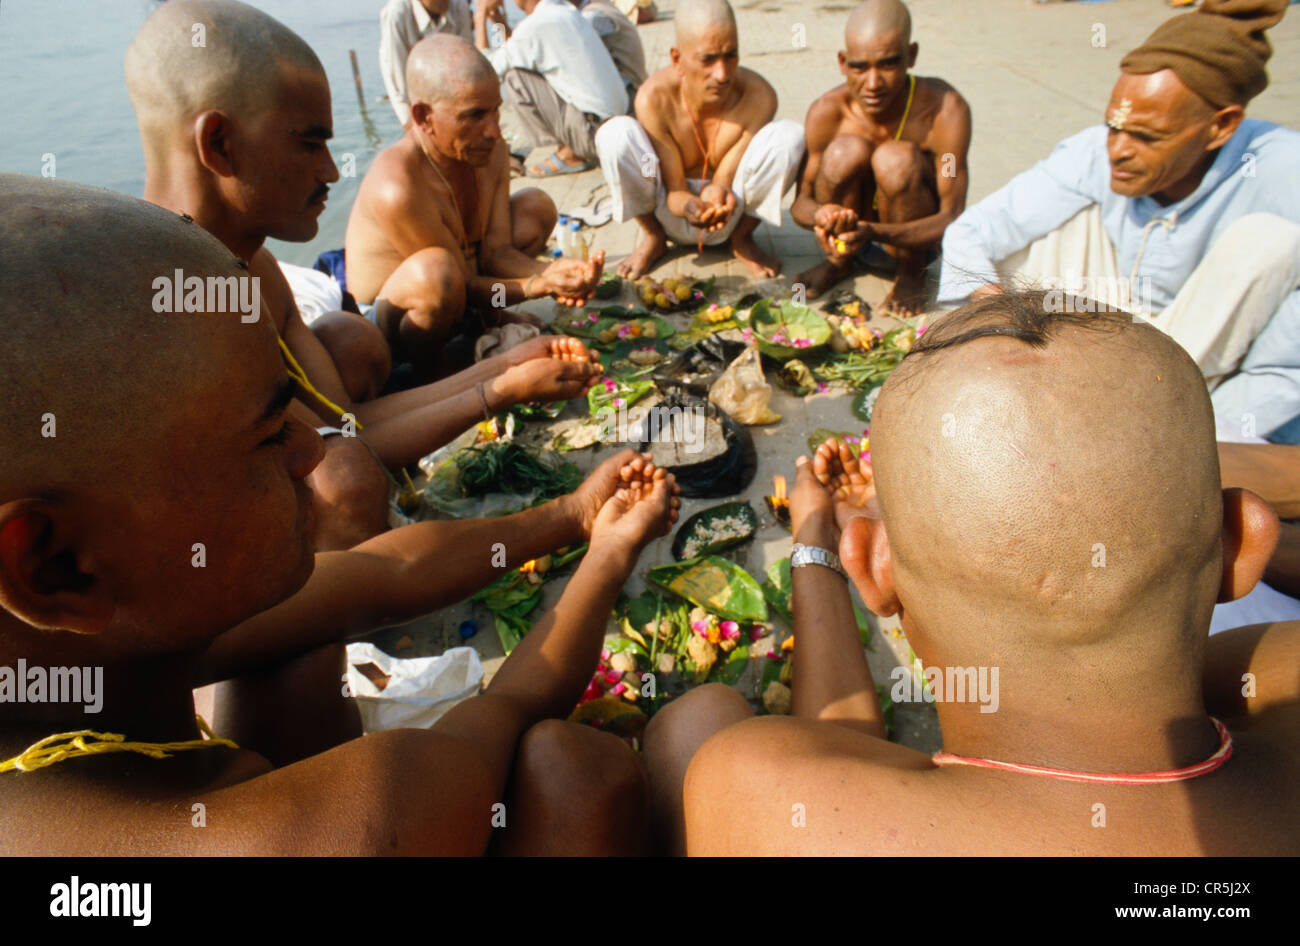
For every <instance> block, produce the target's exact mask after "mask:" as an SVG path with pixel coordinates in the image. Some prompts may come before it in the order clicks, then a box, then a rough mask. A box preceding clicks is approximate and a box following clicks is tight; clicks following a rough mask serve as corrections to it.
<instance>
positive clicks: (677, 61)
mask: <svg viewBox="0 0 1300 946" xmlns="http://www.w3.org/2000/svg"><path fill="white" fill-rule="evenodd" d="M668 59H669V61H670V62H671V63H672V64H673V68H674V69H676V70H677V74H678V75H681V72H682V51H681V50H680V49H678V48H677V47H676V46H672V47H669V49H668Z"/></svg>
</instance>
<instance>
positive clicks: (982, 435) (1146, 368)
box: [871, 292, 1223, 651]
mask: <svg viewBox="0 0 1300 946" xmlns="http://www.w3.org/2000/svg"><path fill="white" fill-rule="evenodd" d="M1043 306H1044V294H1043V293H1041V292H1039V293H1026V294H1023V295H1014V294H1013V295H1007V296H998V297H994V298H992V299H989V300H986V301H983V302H980V303H975V304H972V305H970V306H967V307H965V308H964V309H961V310H959V311H958V312H955V313H953V314H952V315H949V316H946V317H945V318H943V319H942V320H941V321H939V322H937V323H936V324H935V325H934V326H933V327H932V329H931V330H930V331H929V332H927V333H926V334H925V335H924V336H923V337H922V339H921V340H920V341H919V342H918V343H917V345H916V346H915V347H914V349H913V351H912V352H911V353H910V354H909V355H908V357H907V358H905V359H904V361H903V363H902V364H901V365H900V366H899V368H898V370H896V371H895V372H894V374H893V375H892V376H891V377H890V379H889V381H888V382H887V383H886V385H885V388H884V390H883V391H882V392H881V396H880V399H879V402H878V404H877V407H876V410H875V414H874V416H873V424H872V430H871V441H872V444H871V445H872V457H873V461H874V468H875V474H876V482H877V486H878V489H879V499H880V505H881V510H882V513H883V516H884V520H885V525H886V529H887V531H888V535H889V541H890V548H891V550H892V553H893V561H894V577H895V581H896V585H897V591H898V595H899V598H900V600H901V601H902V602H903V604H904V606H905V607H906V608H908V609H909V610H911V611H912V612H913V615H912V616H913V618H914V619H915V620H916V621H918V622H919V625H920V626H924V627H928V628H930V629H932V630H934V631H935V632H936V633H941V634H948V635H951V636H952V637H953V638H960V639H963V640H966V641H968V642H971V643H976V642H978V643H980V644H982V645H983V646H985V647H986V648H987V647H992V648H993V649H994V650H997V648H998V647H999V646H1003V645H1005V646H1007V647H1009V648H1010V649H1011V650H1013V651H1014V650H1016V649H1023V648H1026V647H1034V646H1040V645H1042V644H1043V643H1044V640H1043V635H1052V634H1054V635H1057V639H1056V641H1055V642H1058V643H1059V642H1070V643H1076V644H1079V643H1085V644H1091V643H1095V642H1097V641H1101V640H1105V639H1111V640H1114V639H1119V638H1125V637H1126V635H1129V634H1138V633H1146V632H1147V631H1149V630H1150V628H1151V627H1152V626H1153V625H1154V624H1156V623H1163V624H1165V625H1166V626H1168V625H1169V624H1170V623H1171V622H1172V623H1173V624H1175V625H1176V626H1180V627H1182V628H1184V629H1186V630H1187V632H1188V633H1189V634H1190V633H1192V630H1191V629H1193V628H1195V630H1196V632H1197V633H1199V634H1200V635H1201V636H1202V637H1203V635H1204V630H1205V627H1207V626H1208V623H1209V612H1210V609H1211V608H1212V606H1213V603H1214V600H1215V596H1216V593H1217V590H1218V585H1219V577H1220V571H1219V569H1220V539H1221V532H1220V529H1221V518H1222V508H1223V507H1222V496H1221V492H1220V484H1219V474H1218V461H1217V455H1216V453H1215V450H1214V419H1213V414H1212V411H1211V408H1210V401H1209V397H1208V395H1207V393H1206V389H1205V383H1204V381H1203V379H1202V377H1201V374H1200V372H1199V370H1198V369H1197V367H1196V364H1195V363H1194V362H1193V361H1192V359H1191V358H1190V357H1189V356H1188V355H1187V354H1186V352H1184V351H1183V350H1182V348H1181V347H1179V346H1178V345H1177V343H1175V342H1174V341H1173V340H1172V339H1170V338H1169V337H1168V336H1166V335H1165V334H1163V333H1162V332H1160V331H1158V330H1156V329H1154V328H1152V327H1150V326H1148V325H1145V324H1141V323H1134V322H1133V321H1132V320H1131V318H1130V317H1129V316H1127V315H1122V314H1100V313H1087V314H1053V313H1049V312H1046V311H1044V308H1043ZM1184 642H1185V641H1184Z"/></svg>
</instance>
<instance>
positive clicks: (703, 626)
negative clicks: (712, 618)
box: [691, 621, 709, 634]
mask: <svg viewBox="0 0 1300 946" xmlns="http://www.w3.org/2000/svg"><path fill="white" fill-rule="evenodd" d="M691 630H692V631H694V632H695V633H696V634H707V633H709V622H708V621H692V622H691Z"/></svg>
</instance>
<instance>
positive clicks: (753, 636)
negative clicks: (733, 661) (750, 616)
mask: <svg viewBox="0 0 1300 946" xmlns="http://www.w3.org/2000/svg"><path fill="white" fill-rule="evenodd" d="M762 636H763V629H762V628H761V627H759V626H758V625H757V624H755V625H754V626H753V627H751V628H750V629H749V639H750V640H752V641H756V640H758V639H759V638H760V637H762Z"/></svg>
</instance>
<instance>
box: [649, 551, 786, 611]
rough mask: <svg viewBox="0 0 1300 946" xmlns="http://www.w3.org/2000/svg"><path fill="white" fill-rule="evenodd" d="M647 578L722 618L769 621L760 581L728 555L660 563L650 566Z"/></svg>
mask: <svg viewBox="0 0 1300 946" xmlns="http://www.w3.org/2000/svg"><path fill="white" fill-rule="evenodd" d="M646 577H647V578H648V579H649V580H650V582H651V583H652V584H654V585H658V586H659V587H661V588H665V589H667V590H668V591H671V592H672V593H673V594H675V595H678V596H679V597H682V598H685V599H686V600H687V601H689V602H691V604H694V605H698V606H699V607H701V608H704V609H705V610H707V611H709V612H711V613H713V614H716V615H718V616H719V617H721V618H724V619H727V620H732V621H741V622H754V621H766V620H767V603H766V602H765V601H764V600H763V590H762V588H760V587H759V585H758V582H756V581H755V580H754V579H753V578H752V577H751V576H750V574H749V573H748V572H747V571H745V570H744V569H743V568H741V567H740V566H739V565H737V564H735V563H734V562H729V561H727V560H726V559H725V558H719V557H718V556H716V555H705V556H702V557H700V558H693V559H687V560H686V561H684V562H681V563H679V564H676V565H673V564H669V565H660V566H659V567H657V568H652V569H650V572H649V574H648V575H647V576H646Z"/></svg>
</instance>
